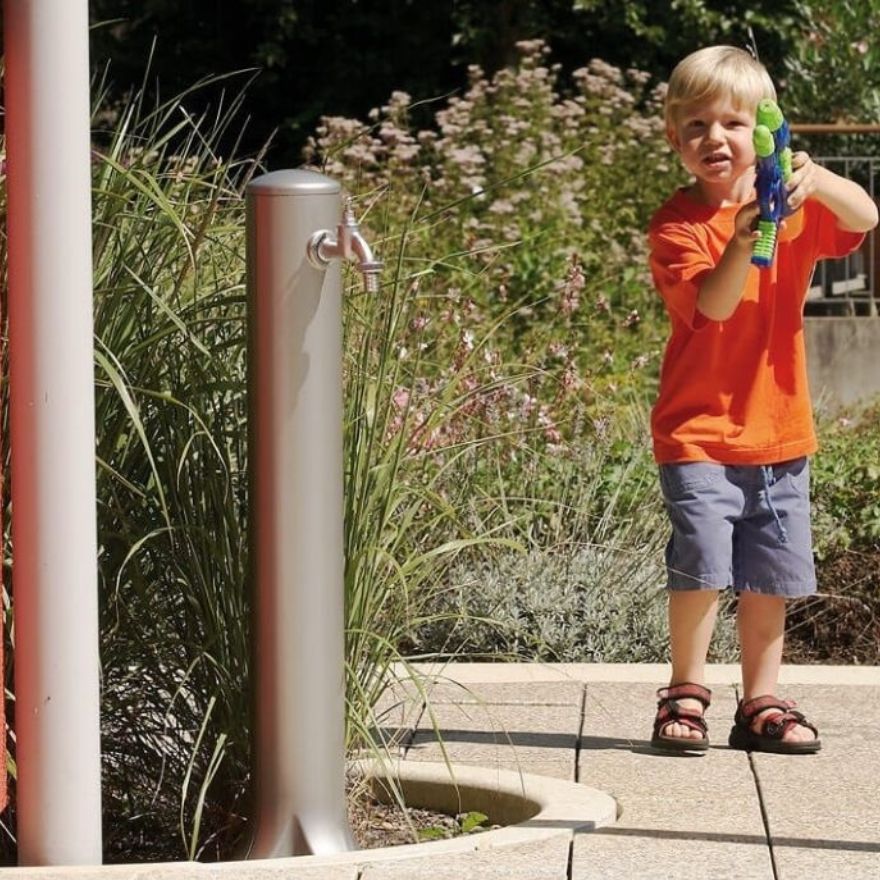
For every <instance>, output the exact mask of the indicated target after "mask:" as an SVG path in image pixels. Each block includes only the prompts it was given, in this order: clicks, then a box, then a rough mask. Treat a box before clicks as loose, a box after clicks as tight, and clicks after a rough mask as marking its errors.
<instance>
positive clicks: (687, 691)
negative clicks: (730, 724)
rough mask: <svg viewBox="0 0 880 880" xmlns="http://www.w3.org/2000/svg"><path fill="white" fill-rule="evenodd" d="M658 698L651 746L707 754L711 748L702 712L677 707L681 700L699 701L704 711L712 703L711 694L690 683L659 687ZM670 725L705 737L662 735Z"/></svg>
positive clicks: (703, 688)
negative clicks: (686, 728)
mask: <svg viewBox="0 0 880 880" xmlns="http://www.w3.org/2000/svg"><path fill="white" fill-rule="evenodd" d="M657 697H658V701H657V717H656V718H655V719H654V734H653V736H652V737H651V745H652V746H654V748H656V749H665V750H666V751H670V752H705V751H706V749H708V748H709V737H708V730H707V727H706V719H705V718H703V713H702V712H698V711H697V710H695V709H685V708H684V707H682V706H680V705H679V704H678V700H698V701H699V702H700V703H702V705H703V710H704V711H705V710H706V709H708V708H709V705H710V704H711V701H712V691H710V690H709V689H708V688H705V687H703V685H701V684H694V683H693V682H689V681H688V682H683V683H682V684H673V685H670V686H669V687H665V688H660V690H658V691H657ZM669 724H681V725H683V726H684V727H688V728H690V729H691V730H696V731H698V732H699V733H701V734H702V737H701V738H699V739H698V738H697V737H684V736H663V734H662V733H661V731H662V730H663V729H664V728H665V727H667V726H668V725H669Z"/></svg>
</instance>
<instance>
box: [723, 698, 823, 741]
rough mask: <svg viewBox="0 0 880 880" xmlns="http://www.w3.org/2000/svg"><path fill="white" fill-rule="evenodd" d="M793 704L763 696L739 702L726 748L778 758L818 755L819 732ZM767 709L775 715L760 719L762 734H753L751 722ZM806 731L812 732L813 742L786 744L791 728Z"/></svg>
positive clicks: (791, 701) (788, 701)
mask: <svg viewBox="0 0 880 880" xmlns="http://www.w3.org/2000/svg"><path fill="white" fill-rule="evenodd" d="M796 705H797V703H795V702H794V701H793V700H780V699H779V697H774V696H771V695H770V694H765V695H764V696H762V697H754V698H753V699H751V700H747V701H743V700H740V702H739V706H738V708H737V710H736V715H735V716H734V719H733V720H734V724H733V727H732V728H731V730H730V736H729V737H728V740H727V742H728V744H729V745H730V747H731V748H732V749H741V750H743V751H747V752H773V753H775V754H778V755H809V754H813V753H814V752H818V751H819V749H821V748H822V743H821V742H820V741H819V731H818V730H816V728H815V726H814V725H812V724H810V722H809V721H807V719H806V718H804V716H803V714H802V713H801V712H797V711H796V710H795V706H796ZM767 709H776V710H777V711H776V712H773V713H771V714H768V715H766V716H765V717H764V718H762V719H761V732H760V733H755V731H754V730H752V722H753V721H754V720H755V716H756V715H759V714H760V713H761V712H765V711H766V710H767ZM797 726H801V727H806V728H807V729H808V730H812V731H813V735H814V736H815V737H816V738H815V739H811V740H805V741H803V742H785V741H784V740H783V737H784V736H785V734H786V733H788V731H789V730H791V729H792V727H797Z"/></svg>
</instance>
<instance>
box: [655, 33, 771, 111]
mask: <svg viewBox="0 0 880 880" xmlns="http://www.w3.org/2000/svg"><path fill="white" fill-rule="evenodd" d="M722 97H723V98H730V99H731V101H732V102H733V105H734V106H735V107H737V108H740V109H748V110H753V109H754V108H755V107H757V105H758V101H760V100H761V99H762V98H772V99H773V100H774V101H775V100H776V89H775V88H774V87H773V80H772V79H770V74H769V73H767V69H766V68H765V67H764V65H763V64H761V62H760V61H757V60H756V59H755V58H753V57H752V56H751V55H750V54H749V53H748V52H746V51H745V50H744V49H738V48H736V47H735V46H708V47H707V48H705V49H699V50H698V51H696V52H692V53H691V54H690V55H688V56H687V57H686V58H683V59H682V60H681V61H679V63H678V64H677V65H676V67H675V70H673V71H672V76H670V77H669V86H668V88H667V91H666V102H665V110H666V126H667V128H673V127H674V126H675V124H676V123H677V122H678V119H679V118H680V114H681V112H682V110H686V109H688V108H690V107H693V106H694V105H696V104H708V103H711V102H712V101H714V100H716V99H718V98H722Z"/></svg>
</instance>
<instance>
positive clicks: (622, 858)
mask: <svg viewBox="0 0 880 880" xmlns="http://www.w3.org/2000/svg"><path fill="white" fill-rule="evenodd" d="M807 876H809V877H813V876H819V875H812V874H810V875H807ZM676 877H700V878H711V880H743V878H745V877H748V878H750V880H775V878H774V875H773V867H772V864H771V862H770V851H769V849H768V848H767V846H766V845H764V844H763V842H759V841H754V840H753V839H752V838H750V837H744V838H739V837H738V836H737V835H727V836H703V835H702V834H701V832H699V831H690V832H686V831H685V832H678V833H672V832H669V831H666V830H664V829H662V828H657V829H644V828H642V829H636V828H631V827H627V826H626V825H623V826H619V825H614V826H612V827H611V828H600V829H598V830H597V831H593V832H591V833H589V834H578V835H576V836H575V840H574V846H573V848H572V871H571V880H673V878H676Z"/></svg>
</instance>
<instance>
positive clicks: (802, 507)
mask: <svg viewBox="0 0 880 880" xmlns="http://www.w3.org/2000/svg"><path fill="white" fill-rule="evenodd" d="M775 97H776V96H775V90H774V88H773V83H772V82H771V80H770V77H769V75H768V73H767V71H766V70H765V69H764V67H763V66H762V65H761V64H760V63H759V62H758V61H756V60H755V59H754V58H752V56H751V55H749V54H748V53H747V52H745V51H743V50H741V49H736V48H733V47H730V46H712V47H709V48H706V49H702V50H700V51H698V52H695V53H693V54H692V55H689V56H688V57H687V58H685V59H684V60H683V61H682V62H681V63H680V64H679V65H678V66H677V67H676V68H675V70H674V71H673V73H672V76H671V78H670V80H669V89H668V92H667V97H666V127H667V137H668V139H669V143H670V144H671V145H672V147H673V149H674V150H675V151H676V152H677V153H678V155H679V157H680V158H681V161H682V163H683V165H684V167H685V168H686V169H687V170H688V171H689V172H690V173H691V174H692V175H693V176H694V181H693V183H692V184H691V185H690V186H688V187H685V188H683V189H680V190H679V191H678V192H676V193H675V194H674V195H673V196H672V197H671V198H670V199H669V200H668V201H667V202H666V203H665V204H664V205H663V206H662V207H661V208H660V210H659V211H658V212H657V213H656V214H655V215H654V217H653V219H652V221H651V224H650V228H649V240H650V245H651V257H650V261H651V271H652V274H653V277H654V282H655V284H656V286H657V289H658V291H659V293H660V295H661V296H662V297H663V300H664V302H665V304H666V308H667V311H668V314H669V318H670V322H671V334H670V338H669V341H668V344H667V347H666V353H665V356H664V361H663V367H662V370H661V375H660V391H659V395H658V399H657V402H656V404H655V406H654V409H653V412H652V417H651V428H652V434H653V441H654V456H655V459H656V461H657V463H658V465H659V469H660V484H661V488H662V492H663V497H664V502H665V505H666V509H667V512H668V514H669V518H670V521H671V524H672V537H671V539H670V541H669V545H668V547H667V551H666V564H667V570H668V584H667V586H668V588H669V633H670V643H671V654H672V676H671V680H670V685H669V687H667V688H661V689H660V690H659V691H658V692H657V695H658V698H659V703H658V712H657V717H656V720H655V723H654V733H653V738H652V744H653V745H654V746H656V747H659V748H664V749H669V750H675V751H702V750H705V749H706V748H708V736H707V733H706V723H705V721H704V719H703V713H704V711H705V709H707V708H708V706H709V699H710V691H709V690H707V689H706V687H705V686H704V671H705V662H706V654H707V651H708V647H709V642H710V639H711V636H712V630H713V626H714V623H715V616H716V612H717V607H718V595H719V590H721V589H724V588H726V587H728V586H730V587H732V588H733V589H734V590H735V591H736V593H737V598H738V601H737V629H738V632H739V638H740V648H741V666H742V670H741V671H742V688H743V694H742V695H743V699H742V700H741V701H740V704H739V708H738V710H737V713H736V716H735V723H734V726H733V729H732V730H731V733H730V737H729V743H730V745H731V746H732V747H734V748H740V749H748V750H750V751H773V752H784V753H802V752H815V751H817V750H818V749H819V748H820V742H819V738H818V732H817V730H816V728H815V727H814V726H813V725H812V724H810V723H809V722H808V721H807V720H806V718H805V717H804V716H803V715H802V714H801V713H800V712H797V711H795V709H794V703H792V702H790V701H787V700H784V699H780V698H779V697H777V696H776V687H777V678H778V674H779V667H780V664H781V661H782V643H783V632H784V623H785V601H786V599H787V598H789V597H793V596H805V595H808V594H810V593H813V592H815V589H816V581H815V572H814V569H813V555H812V547H811V537H810V522H809V519H810V510H809V506H810V505H809V462H808V456H809V455H811V454H812V453H813V452H815V451H816V437H815V432H814V428H813V418H812V411H811V407H810V397H809V392H808V388H807V375H806V364H805V355H804V336H803V317H802V315H803V304H804V299H805V297H806V291H807V287H808V285H809V280H810V277H811V275H812V272H813V267H814V265H815V263H816V261H817V260H818V259H821V258H824V257H840V256H843V255H845V254H847V253H849V252H851V251H853V250H854V249H855V248H857V247H858V246H859V244H860V243H861V241H862V239H863V237H864V233H865V232H866V231H867V230H869V229H872V228H873V227H874V226H876V225H877V219H878V217H877V208H876V206H875V204H874V202H873V201H872V200H871V198H870V197H869V196H868V194H867V193H866V192H865V191H864V190H863V189H862V188H861V187H860V186H858V185H857V184H856V183H854V182H852V181H849V180H846V179H844V178H842V177H839V176H838V175H836V174H833V173H832V172H831V171H828V170H827V169H825V168H821V167H819V166H817V165H815V164H814V163H813V162H812V161H811V160H810V157H809V156H808V155H807V154H806V153H803V152H799V153H795V154H794V156H793V162H792V165H793V168H794V172H793V174H792V177H791V180H790V182H789V183H788V185H787V188H788V203H789V206H790V208H791V209H793V210H795V213H794V214H792V215H791V216H790V217H788V219H787V221H786V222H785V225H784V227H783V228H782V229H781V231H780V236H779V243H778V245H777V249H776V256H775V259H774V261H773V264H772V266H771V267H770V268H769V269H758V268H757V267H756V266H753V265H752V263H751V256H752V248H753V246H754V242H755V240H756V239H757V238H758V237H759V233H758V232H757V231H756V230H755V227H756V221H757V217H758V213H759V208H758V205H757V202H756V201H755V189H754V188H755V158H756V157H755V150H754V147H753V145H752V132H753V129H754V125H755V121H754V120H755V111H756V107H757V104H758V101H759V100H761V99H762V98H772V99H774V100H775Z"/></svg>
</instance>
